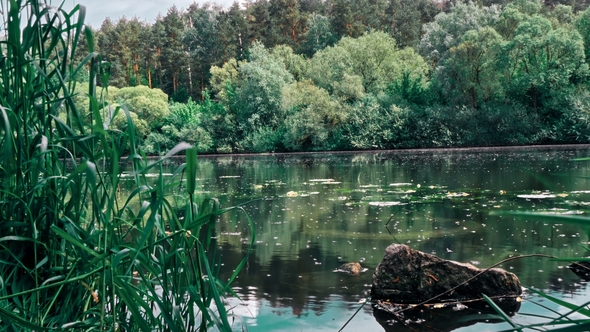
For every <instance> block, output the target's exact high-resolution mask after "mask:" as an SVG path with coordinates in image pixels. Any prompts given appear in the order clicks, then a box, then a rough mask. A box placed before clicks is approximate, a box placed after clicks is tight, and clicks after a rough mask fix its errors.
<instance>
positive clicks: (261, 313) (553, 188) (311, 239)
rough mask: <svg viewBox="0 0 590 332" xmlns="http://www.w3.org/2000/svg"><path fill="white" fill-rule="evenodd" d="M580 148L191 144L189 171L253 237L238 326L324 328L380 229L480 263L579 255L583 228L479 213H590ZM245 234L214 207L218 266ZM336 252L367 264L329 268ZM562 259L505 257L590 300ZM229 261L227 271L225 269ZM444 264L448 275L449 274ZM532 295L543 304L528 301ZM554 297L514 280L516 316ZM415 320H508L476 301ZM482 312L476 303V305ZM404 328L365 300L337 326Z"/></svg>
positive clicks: (521, 318)
mask: <svg viewBox="0 0 590 332" xmlns="http://www.w3.org/2000/svg"><path fill="white" fill-rule="evenodd" d="M587 156H590V150H589V149H587V148H586V149H561V150H548V149H542V148H539V149H533V150H531V149H526V150H525V149H502V150H491V151H477V150H461V151H450V150H447V151H418V152H416V151H413V152H391V153H385V152H379V153H354V154H353V153H350V154H346V153H344V154H342V153H341V154H309V155H274V156H270V155H267V156H242V157H236V156H231V157H201V158H200V167H199V175H198V177H199V183H200V185H201V191H202V192H203V193H204V194H206V195H211V196H216V197H219V198H220V201H221V203H222V205H223V206H231V205H236V204H242V203H245V209H246V210H247V212H248V214H249V215H250V217H251V218H252V219H253V220H254V221H255V224H256V246H255V248H254V250H253V252H252V254H251V256H250V260H249V263H248V266H247V267H246V268H245V270H244V271H242V273H241V274H240V275H239V278H238V279H237V282H236V283H235V287H234V291H235V292H236V293H237V294H239V295H240V297H241V299H242V301H237V300H235V301H233V302H232V304H234V305H235V308H234V310H233V312H234V314H235V316H236V324H237V325H238V326H241V325H243V326H245V327H246V328H247V330H248V331H273V330H281V331H312V330H313V331H335V330H338V329H339V328H341V327H342V326H343V325H344V324H345V322H346V321H347V320H348V319H349V318H350V317H352V315H353V314H354V313H355V311H356V310H357V309H358V308H359V307H360V306H361V304H359V303H361V302H362V301H363V299H365V298H366V297H367V296H368V295H369V290H370V286H371V278H372V273H373V271H374V269H375V267H376V266H377V264H378V263H379V262H380V260H381V258H382V257H383V253H384V250H385V248H386V247H387V246H388V245H389V244H391V243H404V244H407V245H409V246H411V247H412V248H414V249H418V250H421V251H424V252H427V253H433V254H436V255H438V256H440V257H442V258H445V259H452V260H457V261H461V262H471V263H473V264H475V265H477V266H478V267H480V268H485V267H488V266H490V265H492V264H494V263H497V262H499V261H501V260H503V259H505V258H508V257H511V256H514V255H521V254H533V253H540V254H547V255H555V256H561V257H575V256H584V255H586V253H585V250H584V249H583V248H582V247H581V246H582V245H586V244H588V235H587V234H588V229H583V228H582V227H580V226H575V225H567V224H555V223H552V222H550V221H538V220H535V219H534V218H529V219H526V218H525V219H523V218H520V219H514V217H511V216H506V215H497V214H491V213H492V212H496V213H497V212H501V211H516V210H522V211H537V212H546V213H555V214H576V215H578V214H579V215H588V212H589V208H588V205H589V204H590V180H589V179H590V162H588V161H572V159H574V158H580V157H587ZM251 236H252V234H250V232H249V230H248V228H247V220H246V218H244V216H243V215H240V214H233V215H226V216H223V218H222V219H221V220H219V222H218V225H217V241H218V246H219V251H220V253H221V255H222V257H221V259H222V262H223V264H224V265H225V266H228V267H231V266H235V265H236V264H237V263H238V262H239V261H240V259H241V258H242V255H243V254H244V252H245V250H246V248H247V245H248V243H249V242H250V239H251ZM347 262H361V264H362V265H363V267H366V268H367V269H368V271H366V272H364V273H361V274H360V275H357V276H352V275H347V274H343V273H336V272H333V271H334V269H335V268H337V267H338V266H339V265H341V264H343V263H347ZM566 265H567V263H563V262H556V261H551V260H548V259H542V258H528V259H520V260H514V261H510V262H508V263H506V264H504V265H502V266H501V267H503V268H504V269H507V270H509V271H511V272H514V273H515V274H516V275H517V276H518V277H519V278H520V280H521V282H522V284H523V285H524V286H527V287H530V286H533V287H536V288H539V289H542V290H545V291H547V292H549V293H550V294H551V295H553V296H556V297H559V298H563V299H565V300H567V301H570V302H573V303H577V304H582V303H585V302H587V301H588V300H590V292H589V290H588V287H587V283H585V282H583V281H581V280H580V278H578V277H577V276H575V275H574V274H573V273H572V272H571V271H569V270H568V269H567V268H566ZM230 273H231V271H227V275H228V276H229V274H230ZM448 277H452V276H448ZM540 305H541V306H540ZM542 306H547V307H549V308H553V309H554V310H558V311H559V312H566V310H565V309H564V308H557V306H555V305H553V304H551V303H550V302H548V301H543V300H542V299H540V298H539V297H537V296H534V295H532V294H530V293H529V294H526V293H525V297H524V302H523V304H522V307H521V310H520V311H519V313H517V314H516V315H515V316H514V317H513V319H514V321H515V322H517V323H522V324H525V323H531V322H536V321H541V320H539V319H538V318H534V317H532V316H530V315H528V314H541V315H543V314H546V315H551V316H554V315H555V314H553V313H551V312H549V311H547V309H545V308H543V307H542ZM429 311H431V312H429V313H426V316H427V317H426V316H425V317H424V319H426V322H424V323H422V324H415V323H411V324H410V327H411V328H412V329H413V330H417V331H422V330H423V331H439V330H444V331H451V330H460V331H474V330H478V331H497V330H502V329H507V328H509V327H510V326H509V325H507V324H506V323H499V322H498V321H497V320H494V319H493V317H492V316H489V315H487V314H486V313H485V312H481V311H478V310H464V311H462V312H459V313H456V312H455V313H453V312H452V311H448V310H447V311H446V312H444V311H438V312H437V311H436V310H429ZM480 312H481V313H480ZM361 329H363V330H365V331H383V330H391V331H394V330H395V331H404V330H411V329H409V328H408V327H405V326H404V325H403V324H401V323H394V322H393V321H391V320H389V319H388V317H385V319H381V320H380V321H377V320H376V318H375V314H374V313H373V309H372V307H371V305H370V304H367V305H365V306H364V307H363V308H362V309H361V310H360V312H359V313H358V314H357V315H356V316H355V317H354V319H353V320H352V321H351V322H350V323H349V325H348V326H347V327H346V329H345V331H359V330H361Z"/></svg>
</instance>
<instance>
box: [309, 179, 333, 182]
mask: <svg viewBox="0 0 590 332" xmlns="http://www.w3.org/2000/svg"><path fill="white" fill-rule="evenodd" d="M332 181H336V180H334V179H312V180H309V182H332Z"/></svg>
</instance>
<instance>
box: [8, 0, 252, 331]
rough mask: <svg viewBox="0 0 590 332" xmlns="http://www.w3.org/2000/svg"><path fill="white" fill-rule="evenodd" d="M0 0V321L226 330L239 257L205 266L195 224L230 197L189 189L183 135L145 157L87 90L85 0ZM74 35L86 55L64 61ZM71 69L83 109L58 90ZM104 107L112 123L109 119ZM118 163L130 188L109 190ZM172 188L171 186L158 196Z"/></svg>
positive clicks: (204, 231) (191, 157)
mask: <svg viewBox="0 0 590 332" xmlns="http://www.w3.org/2000/svg"><path fill="white" fill-rule="evenodd" d="M0 6H1V8H0V12H1V13H2V18H1V19H2V20H3V22H2V23H3V26H5V27H6V30H4V31H2V32H3V35H2V36H0V329H2V330H6V331H21V330H36V331H44V330H60V329H65V330H72V329H75V330H76V331H92V330H100V331H105V330H109V331H114V330H117V331H155V330H157V331H192V330H201V331H203V330H207V329H210V328H217V329H219V330H230V329H231V326H232V320H231V316H230V315H229V314H228V312H227V311H226V308H225V304H224V302H223V296H224V295H225V294H227V293H228V292H231V289H230V288H229V285H230V284H231V282H232V281H233V279H234V278H235V277H236V276H237V274H238V273H239V271H240V270H241V268H242V266H243V265H244V264H245V259H246V257H244V260H243V261H242V262H241V263H240V264H239V266H237V267H234V268H235V272H234V274H233V275H232V277H231V278H230V279H229V280H223V281H222V280H219V279H217V278H216V277H215V276H216V275H217V272H218V271H217V267H218V266H220V265H221V264H214V263H211V262H212V261H211V260H212V259H213V260H215V259H216V256H215V252H214V244H213V243H212V241H211V237H212V236H211V235H212V234H211V233H212V232H213V230H214V227H204V226H207V225H210V224H213V223H215V221H216V220H217V217H218V216H219V215H220V214H222V213H228V212H230V211H239V210H241V209H240V208H239V207H233V208H226V209H221V208H220V207H219V204H218V203H217V201H216V200H214V199H205V200H203V201H201V202H197V197H196V196H195V195H194V193H195V187H196V184H195V176H196V168H197V159H196V151H195V149H194V148H192V147H191V146H189V145H188V144H179V145H178V146H176V147H175V148H174V149H173V150H172V151H170V152H169V153H168V154H167V155H166V156H164V157H162V158H161V159H159V160H157V161H156V162H152V163H148V162H147V161H146V159H145V156H142V155H141V153H140V152H139V151H138V150H137V149H136V146H137V142H136V138H135V135H134V133H135V129H134V127H133V123H132V121H131V117H130V115H129V113H128V112H127V111H126V110H125V109H119V108H116V109H113V108H110V107H108V106H106V105H105V104H104V103H103V101H104V98H102V97H103V94H104V93H107V92H106V91H98V92H97V90H98V89H97V86H96V81H97V80H100V81H101V82H102V85H103V86H108V64H107V63H105V62H103V61H102V59H101V56H100V55H99V54H97V53H96V52H94V49H93V36H92V32H91V30H90V29H87V28H85V27H84V16H85V9H84V7H82V6H76V7H75V8H74V9H73V10H71V11H66V10H64V9H63V8H61V7H53V6H51V5H50V4H48V3H45V2H39V1H33V0H10V1H1V2H0ZM82 38H85V40H86V43H87V44H88V45H89V46H88V50H87V54H88V55H87V56H85V57H78V59H77V60H76V56H77V55H78V54H80V52H81V51H86V50H77V45H78V44H79V41H80V40H81V39H82ZM80 71H89V76H90V82H89V83H87V84H88V86H87V89H86V91H87V98H88V100H89V103H88V104H89V107H88V109H78V108H77V107H76V105H75V104H74V102H73V99H72V97H73V96H72V95H71V94H70V93H71V91H74V90H75V88H76V84H79V83H77V82H76V80H75V79H74V77H76V75H77V74H78V73H79V72H80ZM80 90H81V89H80V87H78V89H77V91H80ZM105 106H106V107H105ZM117 113H123V114H125V116H126V118H127V124H128V125H127V128H126V130H125V131H117V130H112V129H110V126H109V125H110V121H111V119H112V118H114V116H116V114H117ZM181 152H182V153H185V154H186V156H187V157H186V163H185V164H183V165H181V166H180V167H179V168H178V169H177V170H176V172H175V174H174V175H173V176H172V177H166V178H165V177H164V176H163V175H162V173H161V171H160V176H159V177H158V178H157V181H156V182H155V184H154V182H153V181H151V182H148V181H146V178H145V174H147V172H150V173H153V172H158V170H159V169H160V168H159V167H160V166H161V164H162V162H164V161H165V160H166V159H167V158H168V157H170V156H172V155H174V154H178V153H181ZM123 155H128V156H129V157H127V158H123V157H122V156H123ZM123 163H127V164H128V165H130V166H129V167H131V168H132V169H133V174H134V181H135V188H136V189H135V190H134V191H132V193H131V195H130V197H128V198H127V199H126V200H124V201H120V200H119V198H118V188H119V181H120V179H121V174H122V172H121V169H120V167H121V165H122V164H123ZM171 187H175V188H179V189H180V190H181V192H182V193H183V195H181V196H178V197H173V198H169V196H165V195H164V193H165V192H169V189H170V188H171ZM132 201H133V202H137V201H139V202H140V204H139V205H137V204H131V203H130V202H132ZM179 216H182V217H179ZM252 229H253V228H252ZM251 237H252V239H251V240H252V242H253V241H254V235H252V236H251ZM213 262H215V261H213Z"/></svg>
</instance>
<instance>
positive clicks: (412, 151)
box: [147, 144, 590, 160]
mask: <svg viewBox="0 0 590 332" xmlns="http://www.w3.org/2000/svg"><path fill="white" fill-rule="evenodd" d="M584 149H590V144H557V145H506V146H482V147H459V148H421V149H393V150H344V151H305V152H260V153H224V154H221V153H220V154H212V153H204V154H198V157H203V158H221V157H255V156H295V155H331V154H362V153H381V154H426V153H436V152H444V153H448V152H459V153H463V152H503V151H553V150H584ZM161 157H162V156H148V157H147V158H148V160H157V159H159V158H161ZM183 157H184V155H174V156H171V157H170V158H171V159H177V158H183Z"/></svg>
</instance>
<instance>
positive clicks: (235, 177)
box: [219, 175, 241, 179]
mask: <svg viewBox="0 0 590 332" xmlns="http://www.w3.org/2000/svg"><path fill="white" fill-rule="evenodd" d="M219 178H220V179H237V178H241V176H240V175H222V176H220V177H219Z"/></svg>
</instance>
